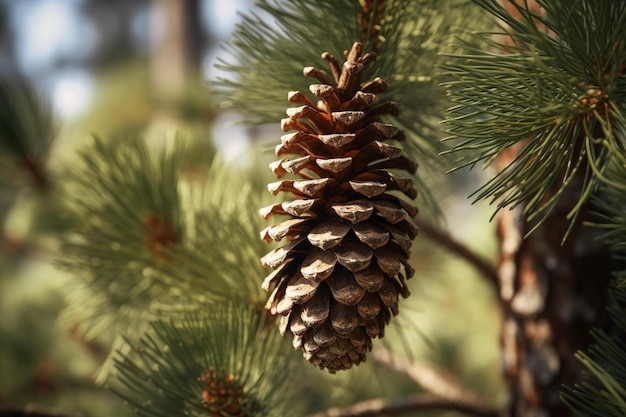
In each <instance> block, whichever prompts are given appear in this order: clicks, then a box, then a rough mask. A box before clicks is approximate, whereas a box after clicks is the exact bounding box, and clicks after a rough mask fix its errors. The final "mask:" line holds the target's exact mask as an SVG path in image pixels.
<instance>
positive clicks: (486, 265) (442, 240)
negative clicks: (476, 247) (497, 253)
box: [414, 215, 498, 285]
mask: <svg viewBox="0 0 626 417" xmlns="http://www.w3.org/2000/svg"><path fill="white" fill-rule="evenodd" d="M414 220H415V223H416V224H417V226H418V227H419V229H420V232H422V233H424V234H426V236H428V237H429V238H430V239H431V240H433V241H434V242H436V243H439V244H440V245H441V246H443V247H444V248H446V249H448V250H449V251H450V252H452V253H455V254H456V255H458V256H460V257H461V258H463V259H465V260H466V261H467V262H469V263H470V264H471V265H473V266H474V268H476V269H477V270H478V271H479V272H481V274H482V276H483V277H484V278H486V279H488V280H489V281H490V282H491V283H492V284H494V285H497V283H498V273H497V271H496V269H495V267H494V266H493V265H492V264H491V262H489V261H488V260H486V259H485V258H483V257H482V256H480V255H478V254H477V253H476V252H474V251H472V250H471V249H470V248H468V247H467V246H466V245H464V244H463V243H461V242H459V241H458V240H456V239H455V238H454V237H452V235H450V233H448V232H447V231H445V230H443V229H441V228H440V227H438V226H437V225H435V224H434V223H432V222H429V221H428V220H426V219H425V218H423V217H421V216H419V215H417V216H415V219H414Z"/></svg>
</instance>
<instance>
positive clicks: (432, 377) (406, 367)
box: [372, 347, 495, 412]
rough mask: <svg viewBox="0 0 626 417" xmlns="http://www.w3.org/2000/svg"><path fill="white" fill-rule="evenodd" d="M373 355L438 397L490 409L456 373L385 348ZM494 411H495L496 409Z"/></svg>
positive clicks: (375, 351)
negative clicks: (411, 359) (412, 359)
mask: <svg viewBox="0 0 626 417" xmlns="http://www.w3.org/2000/svg"><path fill="white" fill-rule="evenodd" d="M372 357H373V359H374V360H375V361H376V362H378V363H381V364H384V365H386V366H388V367H389V369H392V370H394V371H396V372H399V373H401V374H403V375H406V376H408V377H409V378H411V380H412V381H413V382H415V383H416V384H417V385H419V386H420V387H421V388H423V389H424V390H426V391H428V392H429V393H430V394H432V395H433V396H435V397H436V398H440V399H442V400H443V399H445V400H447V401H450V402H451V403H458V404H464V405H465V406H467V407H470V408H471V407H474V408H477V409H484V410H488V409H489V407H488V406H487V404H485V401H484V400H483V399H482V398H481V397H480V396H479V395H477V394H476V393H474V392H472V391H470V390H469V389H468V388H467V387H464V386H463V385H462V384H461V382H460V381H459V380H458V379H457V378H456V377H455V376H454V375H452V374H450V373H447V372H445V371H443V370H441V369H437V368H436V367H435V366H434V365H433V364H431V363H427V362H423V361H422V362H417V361H409V360H407V359H405V358H403V357H400V356H397V355H395V354H393V353H392V352H390V351H388V350H387V349H385V348H378V347H377V348H375V349H374V350H373V351H372ZM493 411H494V412H495V410H493Z"/></svg>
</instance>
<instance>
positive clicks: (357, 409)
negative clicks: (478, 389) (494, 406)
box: [307, 394, 498, 417]
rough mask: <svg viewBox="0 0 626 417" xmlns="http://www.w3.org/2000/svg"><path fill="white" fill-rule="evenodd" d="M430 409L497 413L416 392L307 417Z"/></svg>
mask: <svg viewBox="0 0 626 417" xmlns="http://www.w3.org/2000/svg"><path fill="white" fill-rule="evenodd" d="M430 410H448V411H460V412H462V413H466V414H469V415H473V416H479V417H497V415H498V414H497V412H495V411H492V410H487V409H483V408H478V407H475V406H472V405H469V404H463V403H459V402H456V401H450V400H446V399H442V398H439V397H437V396H434V395H430V394H418V395H411V396H408V397H401V398H392V399H387V398H375V399H371V400H365V401H360V402H358V403H355V404H352V405H350V406H347V407H337V408H330V409H328V410H326V411H322V412H320V413H315V414H311V415H309V416H307V417H375V416H392V415H398V414H402V413H406V412H409V411H430Z"/></svg>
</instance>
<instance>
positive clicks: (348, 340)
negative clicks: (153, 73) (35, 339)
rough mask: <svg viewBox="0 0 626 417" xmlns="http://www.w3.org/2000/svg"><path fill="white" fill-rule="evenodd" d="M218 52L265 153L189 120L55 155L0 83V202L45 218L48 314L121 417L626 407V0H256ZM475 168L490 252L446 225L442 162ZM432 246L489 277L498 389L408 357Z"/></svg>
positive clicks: (231, 95) (223, 88)
mask: <svg viewBox="0 0 626 417" xmlns="http://www.w3.org/2000/svg"><path fill="white" fill-rule="evenodd" d="M228 50H229V52H230V53H231V61H229V60H225V61H222V62H221V64H220V68H221V69H222V70H224V71H225V73H226V74H228V75H227V76H225V77H224V78H223V79H219V80H213V81H214V82H213V83H212V85H211V92H212V94H214V97H215V99H216V101H217V102H218V103H219V105H220V106H222V107H223V108H226V109H234V110H236V111H238V112H240V113H241V114H242V115H243V123H245V124H247V125H250V126H251V125H255V124H265V123H272V124H274V125H277V126H278V125H280V128H281V129H282V130H283V131H284V132H285V133H287V134H285V135H283V136H282V137H281V138H280V141H278V140H277V141H276V142H275V143H274V144H275V145H276V147H275V154H276V156H277V157H278V158H280V159H279V160H278V161H275V162H271V163H269V166H270V169H264V170H263V171H259V170H258V169H257V167H256V165H255V166H254V167H253V168H249V169H241V168H238V167H235V166H234V165H233V164H231V163H228V162H226V161H224V159H223V157H222V155H220V152H219V151H218V150H216V149H214V148H213V146H212V145H210V144H209V143H208V139H207V138H206V137H205V136H203V135H199V134H196V133H192V134H185V133H184V131H181V133H180V134H179V135H178V136H176V137H175V138H168V137H166V136H165V135H163V136H158V135H148V134H146V135H142V134H138V133H137V132H136V131H129V132H117V133H115V134H103V135H97V136H94V137H93V138H91V139H90V140H88V141H86V142H84V143H81V145H80V146H79V149H78V150H77V151H76V152H75V153H73V154H72V155H71V156H69V157H68V158H69V160H68V162H67V163H61V164H58V163H57V164H54V160H53V159H51V158H50V155H51V151H50V149H51V147H50V146H51V143H54V142H52V141H51V139H52V138H53V137H54V130H53V127H54V125H53V123H52V119H51V117H50V116H49V114H48V112H47V111H46V107H45V106H44V105H43V102H42V101H41V100H39V99H38V97H37V95H36V93H34V92H33V90H32V88H31V87H30V86H29V85H28V83H26V82H24V81H23V80H21V79H20V80H19V82H17V81H16V80H15V79H9V78H7V79H6V80H4V81H3V82H2V83H0V146H1V147H2V150H3V152H2V157H1V159H0V163H1V164H2V165H1V166H0V169H2V172H3V176H2V179H3V181H2V183H3V185H4V184H7V188H6V189H7V190H10V191H11V194H9V193H7V196H10V197H13V201H18V200H19V198H18V196H23V195H27V196H29V198H32V199H34V201H35V204H36V205H37V207H38V214H37V217H38V218H42V219H47V223H46V226H45V227H43V228H39V229H37V232H38V235H39V237H40V239H37V240H32V241H33V242H36V243H37V245H42V249H45V251H46V252H49V253H52V258H54V265H55V266H56V267H57V268H58V269H59V271H62V272H63V274H62V277H61V278H60V280H61V281H62V286H61V287H60V288H61V291H62V292H63V294H64V296H65V303H66V307H65V309H64V310H63V312H62V314H61V316H60V317H61V319H62V323H63V324H64V325H65V326H67V328H70V329H73V331H74V334H78V335H79V337H80V340H82V341H84V342H86V343H89V344H90V346H99V347H104V349H103V350H104V352H102V358H101V360H100V363H99V366H98V373H97V378H96V381H97V383H98V385H99V386H102V387H104V388H106V389H107V390H109V391H111V392H113V393H115V395H116V396H118V397H119V398H122V399H123V400H124V402H125V404H126V405H128V407H127V409H126V410H127V411H128V413H129V414H128V415H141V416H163V417H165V416H178V415H180V416H182V415H191V416H239V417H244V416H302V415H311V416H316V417H321V416H375V415H381V416H382V415H400V414H402V413H412V414H411V415H427V413H432V412H433V410H437V412H440V413H446V412H448V411H450V412H458V413H460V414H461V415H480V416H494V417H495V416H499V415H502V416H511V417H513V416H515V417H535V416H546V417H561V416H570V415H581V416H623V415H626V369H625V364H626V345H625V344H624V335H625V334H626V293H625V291H626V277H625V272H624V270H625V267H624V259H625V257H626V254H625V251H624V242H626V235H625V233H626V223H625V220H626V217H625V216H624V213H625V212H626V199H625V198H624V195H625V193H624V191H625V188H626V185H625V184H626V152H625V151H626V150H625V141H626V133H625V132H626V116H625V115H626V75H625V74H624V73H625V71H626V3H625V2H623V1H618V0H536V1H535V2H530V1H524V2H521V1H513V0H511V1H506V0H505V1H497V0H474V1H465V0H451V1H448V2H442V1H434V0H417V1H413V2H407V1H403V0H359V1H356V0H341V1H331V0H315V1H312V0H307V1H304V0H292V1H279V0H260V1H259V2H258V3H257V5H256V9H255V11H254V12H253V13H250V14H247V15H245V16H244V17H243V21H242V23H241V24H240V25H239V26H238V28H237V30H236V33H235V35H234V39H233V40H232V42H231V43H230V44H229V46H228ZM285 113H286V116H287V117H285ZM442 120H443V121H444V123H443V124H441V123H440V122H441V121H442ZM288 132H291V133H288ZM446 135H447V137H445V136H446ZM444 137H445V140H442V139H444ZM260 148H261V146H258V147H253V149H252V152H255V157H256V159H257V160H262V161H265V160H266V159H267V161H268V162H269V161H270V160H271V155H269V153H268V152H264V151H263V150H261V149H260ZM52 155H54V154H52ZM480 163H483V164H484V166H485V167H486V168H487V169H486V170H485V171H486V172H485V173H482V175H483V178H485V176H486V182H485V184H484V185H482V186H479V188H478V190H477V191H476V192H475V193H474V194H473V196H474V197H475V198H476V200H485V199H486V200H490V202H491V203H492V204H495V205H496V206H497V208H496V210H495V213H494V218H495V219H496V222H495V227H493V229H495V232H497V237H498V240H497V246H498V250H499V253H498V256H497V259H495V260H494V262H491V261H490V260H486V259H485V258H484V257H483V255H480V254H478V253H476V249H475V248H472V247H471V246H470V245H465V244H463V243H461V242H459V241H457V240H456V239H455V238H454V237H453V236H452V235H451V234H450V233H449V232H448V231H446V230H445V228H444V227H443V226H442V224H444V221H442V220H441V217H442V211H443V210H442V209H441V207H442V206H443V205H444V204H445V201H446V200H445V197H444V196H443V194H444V193H442V192H439V191H438V188H440V187H441V184H442V183H443V181H444V180H445V179H446V178H454V181H457V180H461V179H463V177H467V176H470V175H471V172H469V171H463V173H462V175H459V174H458V173H456V172H451V173H450V174H449V175H448V176H446V175H444V171H445V170H450V171H459V170H461V169H462V168H465V167H473V166H475V165H478V164H480ZM272 175H274V176H276V177H277V178H278V179H279V181H276V179H275V178H272ZM24 179H26V180H27V181H23V180H24ZM264 183H266V184H267V183H269V185H268V186H267V189H265V185H264ZM9 187H10V188H9ZM459 189H460V187H457V188H455V187H450V188H446V192H459V191H458V190H459ZM268 190H269V192H267V191H268ZM20 193H21V194H20ZM271 194H273V195H274V197H277V198H274V197H273V196H272V195H271ZM283 194H285V195H286V196H287V197H282V195H283ZM278 197H280V198H278ZM22 198H23V197H22ZM15 204H17V203H15ZM416 206H417V207H419V211H418V208H416ZM259 211H260V213H259ZM274 218H276V219H277V220H276V221H275V222H274V223H273V224H269V222H268V220H270V219H271V220H273V219H274ZM52 220H53V221H52ZM480 228H481V229H491V228H492V226H491V225H490V224H489V223H485V224H484V225H480ZM259 233H260V235H261V236H260V237H259ZM418 235H419V236H418ZM8 236H9V235H8V234H5V233H3V235H2V237H3V244H4V245H3V246H5V247H7V248H9V247H12V245H13V243H12V240H10V239H8ZM283 239H284V243H282V244H279V245H277V246H271V247H269V248H268V246H267V243H270V244H273V243H272V241H277V242H278V241H281V240H283ZM414 239H415V242H413V240H414ZM424 241H429V242H435V243H437V244H439V245H441V246H442V247H443V248H445V249H447V250H448V251H449V252H450V253H452V254H453V255H455V256H456V257H458V259H462V260H465V261H467V262H468V263H469V265H471V266H473V267H474V268H475V271H476V272H477V273H478V275H479V276H480V279H481V280H482V281H481V282H483V283H486V284H487V285H489V286H491V288H492V289H493V290H494V291H493V292H494V293H495V294H496V297H495V298H496V299H497V300H496V302H497V306H498V309H499V313H500V316H501V323H500V342H501V343H500V356H501V359H502V365H503V367H502V371H503V377H504V378H503V385H504V389H503V390H502V391H501V392H504V393H505V395H504V397H505V398H504V399H500V398H488V397H487V396H486V395H484V392H481V389H480V388H478V387H476V386H472V384H471V383H468V381H467V378H465V377H463V376H462V375H455V374H454V373H451V372H449V371H445V370H442V369H441V368H440V367H439V366H437V365H436V364H434V363H430V362H428V361H422V360H419V359H417V358H416V357H415V356H416V355H415V352H414V351H413V350H414V347H415V344H416V342H415V339H416V338H415V337H414V334H415V333H419V332H420V331H421V330H420V329H419V328H417V329H415V327H411V323H410V320H402V316H403V314H404V311H405V309H408V310H410V309H411V305H412V298H411V297H415V296H410V293H411V290H413V289H417V288H420V289H421V288H426V287H417V286H416V285H418V284H414V283H415V282H418V283H419V281H420V280H421V279H423V277H422V275H421V274H422V272H423V269H420V265H419V263H420V261H424V260H425V259H426V258H427V257H429V256H431V254H428V255H423V254H422V251H423V253H428V251H429V244H428V243H424ZM280 245H282V246H280ZM435 259H437V260H436V261H435V262H436V263H437V264H438V266H439V263H443V262H444V261H443V260H440V259H439V258H435ZM265 268H269V269H272V271H267V270H266V269H265ZM438 271H439V272H441V270H438ZM268 273H269V275H268ZM432 273H435V274H436V273H437V272H431V274H432ZM468 274H469V273H468ZM264 277H265V280H264ZM409 278H411V280H410V281H409ZM266 291H268V292H269V294H268V293H266ZM400 298H405V299H403V300H400ZM401 310H402V311H401ZM425 313H426V314H427V312H425ZM422 314H424V312H422ZM396 315H398V317H393V316H396ZM452 324H453V323H450V325H452ZM0 330H3V329H0ZM416 330H417V331H416ZM3 331H4V330H3ZM287 333H289V336H290V339H291V342H292V343H291V345H290V344H289V342H288V341H287V340H286V339H285V338H283V337H281V334H282V335H286V334H287ZM417 337H418V338H421V339H422V340H423V339H427V338H428V334H418V336H417ZM378 339H382V340H378ZM485 343H488V342H485ZM294 348H295V349H298V350H301V351H302V353H303V355H304V357H305V358H306V359H307V360H308V361H309V362H310V363H311V364H313V365H315V366H311V364H309V363H307V362H306V361H303V360H302V358H301V357H300V355H298V354H296V352H295V351H294ZM362 362H367V363H366V364H364V365H362ZM357 365H359V366H358V367H357ZM318 368H322V370H320V369H318ZM324 369H325V370H327V371H330V372H326V371H324ZM348 369H349V370H348ZM0 375H1V374H0ZM399 376H401V377H402V378H404V379H405V380H402V378H399ZM407 377H408V378H407ZM406 379H408V380H409V382H410V383H407V381H406ZM334 385H336V386H337V387H339V388H340V389H338V390H331V389H329V386H334ZM337 387H335V388H337ZM341 389H343V390H344V391H345V394H344V398H343V399H342V398H337V397H336V395H337V392H339V391H341ZM381 392H383V393H385V395H381ZM3 396H4V395H3V394H2V393H1V392H0V416H5V415H6V416H15V415H24V416H26V415H53V414H54V413H48V412H47V411H40V410H29V409H17V408H15V407H13V406H11V407H9V406H10V405H11V404H3V403H4V402H5V401H6V400H5V399H3ZM373 396H377V397H379V398H368V399H364V398H365V397H373ZM342 402H343V404H344V406H343V407H336V408H332V407H333V406H336V405H337V404H341V403H342ZM346 402H348V404H346ZM324 410H325V411H324ZM115 412H116V413H123V411H120V410H116V411H115ZM311 413H316V414H311ZM446 415H447V414H446Z"/></svg>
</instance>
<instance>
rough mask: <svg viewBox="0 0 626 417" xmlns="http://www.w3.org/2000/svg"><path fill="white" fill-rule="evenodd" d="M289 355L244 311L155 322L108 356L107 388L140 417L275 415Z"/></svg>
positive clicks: (226, 307)
mask: <svg viewBox="0 0 626 417" xmlns="http://www.w3.org/2000/svg"><path fill="white" fill-rule="evenodd" d="M292 358H293V356H291V355H289V354H287V352H285V351H284V349H283V348H282V347H281V345H280V339H279V336H278V335H277V333H276V332H275V331H273V329H272V326H271V325H270V324H269V323H267V322H266V321H265V320H264V319H263V318H262V316H260V315H259V314H258V311H256V310H255V309H254V307H252V306H250V305H239V304H231V303H226V304H222V303H217V304H215V305H213V306H212V308H211V309H210V310H208V311H206V312H203V313H195V314H189V315H186V316H183V317H180V318H178V319H176V320H170V321H157V322H154V323H152V325H151V329H150V330H149V331H148V332H147V333H146V334H145V335H144V336H143V337H142V338H141V339H140V341H139V342H138V343H135V344H134V346H133V348H132V351H131V352H130V353H125V354H123V355H119V356H117V358H116V366H115V371H114V372H113V374H112V375H113V376H115V377H116V379H115V382H114V383H113V385H112V386H111V388H112V389H113V390H114V391H116V392H117V393H118V394H119V395H121V396H122V397H124V398H125V399H126V401H128V403H129V404H130V405H131V406H132V407H133V408H134V409H135V411H136V412H137V414H138V415H140V416H146V417H148V416H149V417H170V416H181V415H185V416H196V417H206V416H215V417H254V416H258V417H272V416H274V417H283V416H296V415H298V411H299V409H298V406H297V405H295V404H293V403H292V402H290V401H288V396H289V392H290V389H289V388H288V384H289V376H290V375H289V370H290V363H291V359H292Z"/></svg>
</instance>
